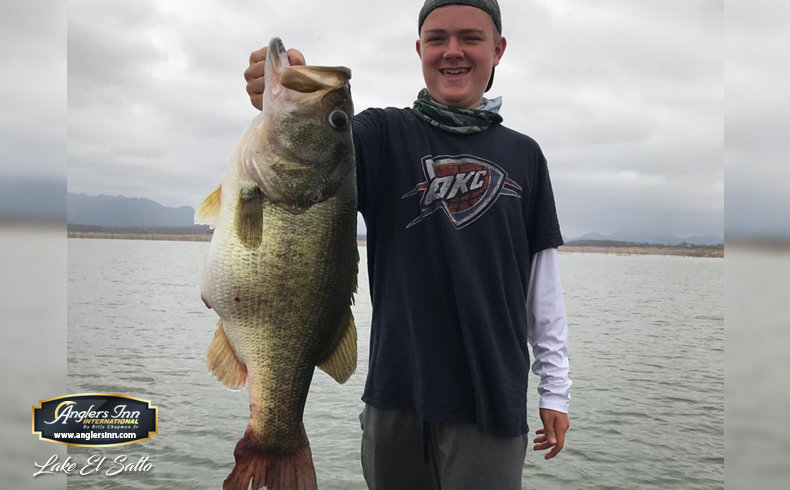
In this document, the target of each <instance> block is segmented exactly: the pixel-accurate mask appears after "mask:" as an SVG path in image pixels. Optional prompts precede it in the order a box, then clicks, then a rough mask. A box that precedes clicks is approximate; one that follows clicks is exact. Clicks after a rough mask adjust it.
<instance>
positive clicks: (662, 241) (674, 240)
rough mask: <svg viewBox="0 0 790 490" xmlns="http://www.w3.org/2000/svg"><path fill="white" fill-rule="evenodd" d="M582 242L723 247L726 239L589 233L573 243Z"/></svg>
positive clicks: (706, 236) (653, 234)
mask: <svg viewBox="0 0 790 490" xmlns="http://www.w3.org/2000/svg"><path fill="white" fill-rule="evenodd" d="M580 240H599V241H600V240H608V241H617V242H634V243H650V244H658V245H680V244H681V243H689V244H691V245H721V244H723V243H724V239H723V238H722V237H720V236H716V235H693V236H689V237H679V236H677V235H670V234H665V233H639V232H631V231H618V232H616V233H612V234H611V235H602V234H600V233H597V232H593V233H587V234H586V235H582V236H580V237H577V238H574V239H573V240H571V241H580Z"/></svg>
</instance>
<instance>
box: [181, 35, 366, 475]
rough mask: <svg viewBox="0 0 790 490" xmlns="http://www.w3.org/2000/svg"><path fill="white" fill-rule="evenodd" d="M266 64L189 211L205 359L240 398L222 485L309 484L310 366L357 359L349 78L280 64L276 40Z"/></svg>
mask: <svg viewBox="0 0 790 490" xmlns="http://www.w3.org/2000/svg"><path fill="white" fill-rule="evenodd" d="M265 70H266V71H265V79H266V88H265V91H264V98H263V111H262V112H261V113H260V114H259V115H258V116H257V117H256V118H255V119H254V120H253V121H252V123H251V124H250V126H249V127H248V128H247V130H246V132H245V133H244V135H243V136H242V138H241V140H240V142H239V144H238V146H237V147H236V151H235V153H234V155H233V159H232V161H231V163H230V165H229V167H228V169H227V172H226V173H225V177H224V180H223V181H222V184H221V186H220V187H219V188H218V189H217V190H215V191H214V192H212V193H211V194H210V195H209V196H208V197H207V198H206V199H205V200H204V201H203V204H201V206H200V207H199V208H198V210H197V212H196V213H195V221H196V222H199V223H207V224H210V225H212V226H214V235H213V237H212V239H211V244H210V246H209V252H208V258H207V261H206V266H205V269H204V272H203V284H202V291H201V292H202V296H203V301H204V302H205V303H206V305H207V306H208V307H209V308H213V309H214V310H215V311H216V312H217V314H218V315H219V317H220V320H219V322H218V324H217V325H218V327H217V331H216V333H215V335H214V340H213V341H212V343H211V345H210V347H209V350H208V358H207V365H208V369H209V371H210V372H211V373H213V374H214V376H216V377H217V379H218V380H219V381H221V382H222V383H223V384H225V385H226V386H228V387H230V388H233V389H240V388H242V387H243V386H245V385H248V386H249V392H250V422H249V426H248V427H247V430H246V432H245V433H244V436H243V437H242V438H241V440H240V441H239V442H238V444H237V445H236V450H235V451H234V456H235V460H236V464H235V466H234V468H233V471H232V472H231V473H230V475H229V476H228V478H227V479H226V480H225V483H224V488H229V489H241V488H244V489H246V488H248V486H249V484H250V482H251V483H252V488H254V489H257V488H261V487H263V486H264V485H265V486H266V487H267V488H269V489H270V490H294V489H315V488H316V479H315V470H314V467H313V461H312V454H311V452H310V445H309V442H308V440H307V436H306V434H305V430H304V425H303V423H302V415H303V413H304V406H305V401H306V399H307V392H308V390H309V387H310V382H311V380H312V377H313V371H314V370H315V366H318V367H320V368H321V369H323V370H324V371H326V372H327V373H328V374H329V375H330V376H332V377H333V378H334V379H336V380H337V381H338V382H340V383H343V382H345V381H346V380H347V379H348V378H349V376H351V374H352V373H353V371H354V369H355V368H356V363H357V335H356V328H355V326H354V318H353V316H352V314H351V302H352V296H353V293H354V291H355V289H356V277H357V261H358V259H359V257H358V253H357V244H356V213H357V211H356V177H355V168H354V149H353V142H352V137H351V118H352V116H353V107H352V102H351V92H350V88H349V78H350V77H351V72H350V70H349V69H348V68H345V67H319V66H289V63H288V56H287V54H286V51H285V48H284V47H283V44H282V42H281V41H280V40H279V39H277V38H274V39H272V41H271V42H270V43H269V50H268V55H267V57H266V68H265Z"/></svg>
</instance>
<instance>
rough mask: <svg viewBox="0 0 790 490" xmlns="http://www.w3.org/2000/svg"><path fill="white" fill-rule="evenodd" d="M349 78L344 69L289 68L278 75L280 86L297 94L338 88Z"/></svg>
mask: <svg viewBox="0 0 790 490" xmlns="http://www.w3.org/2000/svg"><path fill="white" fill-rule="evenodd" d="M350 77H351V71H350V70H349V69H348V68H345V67H337V68H331V67H321V66H289V67H287V68H284V69H283V71H282V73H281V74H280V85H282V86H283V87H285V88H287V89H290V90H296V91H297V92H304V93H308V92H317V91H319V90H330V89H337V88H340V87H342V86H343V85H345V83H346V82H347V81H348V79H349V78H350Z"/></svg>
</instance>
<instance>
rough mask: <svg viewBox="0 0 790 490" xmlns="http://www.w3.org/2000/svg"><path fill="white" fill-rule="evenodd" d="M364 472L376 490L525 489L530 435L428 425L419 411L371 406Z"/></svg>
mask: <svg viewBox="0 0 790 490" xmlns="http://www.w3.org/2000/svg"><path fill="white" fill-rule="evenodd" d="M359 420H360V423H361V425H362V470H363V474H364V476H365V481H366V482H367V484H368V488H369V489H370V490H473V489H474V490H477V489H494V488H495V489H497V490H520V489H521V474H522V471H523V469H524V457H525V456H526V451H527V445H528V439H527V436H526V435H524V436H521V437H515V438H502V437H496V436H492V435H489V434H483V433H482V432H480V431H478V430H477V427H476V426H475V425H474V424H445V423H434V422H423V421H422V420H420V418H419V417H418V416H417V413H416V412H414V411H413V410H402V409H388V410H383V409H379V408H376V407H372V406H370V405H366V407H365V410H363V412H362V413H361V414H360V416H359Z"/></svg>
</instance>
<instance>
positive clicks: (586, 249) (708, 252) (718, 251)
mask: <svg viewBox="0 0 790 490" xmlns="http://www.w3.org/2000/svg"><path fill="white" fill-rule="evenodd" d="M68 237H69V238H92V239H105V240H106V239H109V240H168V241H182V242H208V241H210V240H211V234H210V233H184V234H175V233H129V232H110V231H74V230H69V231H68ZM357 243H358V244H359V245H362V246H364V245H366V243H367V242H366V240H365V238H364V237H359V238H357ZM559 251H560V252H562V253H594V254H616V255H675V256H684V257H712V258H722V257H724V246H722V245H719V246H693V245H692V246H686V245H674V246H672V245H633V244H629V245H627V246H617V245H605V246H601V245H563V246H561V247H560V248H559Z"/></svg>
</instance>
